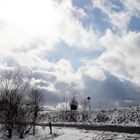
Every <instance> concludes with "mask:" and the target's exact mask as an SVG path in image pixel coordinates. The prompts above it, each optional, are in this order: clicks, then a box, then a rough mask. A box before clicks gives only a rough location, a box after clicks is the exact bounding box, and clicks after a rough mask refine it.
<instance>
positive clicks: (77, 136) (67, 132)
mask: <svg viewBox="0 0 140 140" xmlns="http://www.w3.org/2000/svg"><path fill="white" fill-rule="evenodd" d="M0 140H8V139H7V138H6V137H4V136H2V134H0ZM11 140H20V139H18V138H17V137H13V138H12V139H11ZM23 140H140V135H139V134H127V133H117V132H107V131H94V130H84V129H76V128H68V127H67V128H65V127H53V134H52V135H49V129H48V127H46V128H45V131H44V129H43V128H42V127H39V128H38V134H37V135H36V136H32V135H30V136H27V137H25V138H24V139H23Z"/></svg>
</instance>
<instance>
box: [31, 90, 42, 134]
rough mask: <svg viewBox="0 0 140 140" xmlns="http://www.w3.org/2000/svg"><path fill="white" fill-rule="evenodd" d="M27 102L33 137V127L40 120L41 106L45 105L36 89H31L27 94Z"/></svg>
mask: <svg viewBox="0 0 140 140" xmlns="http://www.w3.org/2000/svg"><path fill="white" fill-rule="evenodd" d="M29 100H30V105H31V110H32V124H33V135H35V132H36V130H35V127H36V124H37V123H39V121H41V120H42V113H41V111H43V105H44V103H45V100H44V97H43V94H42V93H41V92H40V91H39V89H37V88H33V89H32V91H31V93H30V94H29Z"/></svg>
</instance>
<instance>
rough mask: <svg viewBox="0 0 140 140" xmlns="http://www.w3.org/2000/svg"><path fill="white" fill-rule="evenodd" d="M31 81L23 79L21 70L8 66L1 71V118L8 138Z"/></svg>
mask: <svg viewBox="0 0 140 140" xmlns="http://www.w3.org/2000/svg"><path fill="white" fill-rule="evenodd" d="M28 88H29V82H27V81H26V82H25V81H23V79H21V77H20V71H18V70H15V69H13V68H7V69H4V70H1V72H0V105H1V106H0V120H1V122H2V124H3V127H4V128H5V130H7V131H8V138H11V137H12V131H13V129H14V127H15V121H16V116H17V113H18V110H19V107H20V105H21V104H22V102H23V99H24V97H25V94H26V91H27V89H28Z"/></svg>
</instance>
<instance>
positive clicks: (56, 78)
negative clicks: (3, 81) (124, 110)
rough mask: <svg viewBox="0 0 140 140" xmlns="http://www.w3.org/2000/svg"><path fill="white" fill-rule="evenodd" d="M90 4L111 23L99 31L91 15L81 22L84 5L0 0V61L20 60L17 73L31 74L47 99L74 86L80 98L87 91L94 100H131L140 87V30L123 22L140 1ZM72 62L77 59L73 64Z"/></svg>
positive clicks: (85, 14)
mask: <svg viewBox="0 0 140 140" xmlns="http://www.w3.org/2000/svg"><path fill="white" fill-rule="evenodd" d="M92 4H93V5H92V8H93V9H98V10H100V11H101V13H102V14H104V15H105V16H104V17H103V18H104V19H101V20H102V21H103V22H105V20H107V22H109V23H110V24H111V25H112V27H110V28H109V27H107V28H106V29H105V32H103V33H102V34H99V33H98V30H100V29H98V28H99V27H95V26H93V25H92V24H94V23H92V19H91V20H90V21H89V22H88V24H87V25H86V26H84V24H83V23H84V20H85V19H86V18H87V17H90V16H91V15H90V16H89V14H91V13H88V12H87V11H86V8H87V7H88V6H87V7H86V6H84V8H82V7H80V8H78V7H77V6H76V5H74V4H73V3H72V0H47V1H46V0H42V1H39V0H30V2H29V1H27V0H24V1H20V2H19V1H18V0H13V1H12V2H11V1H10V0H5V1H0V53H1V55H0V67H1V68H3V67H7V66H11V67H15V66H17V65H19V66H20V67H21V71H22V76H23V77H26V76H28V75H31V79H32V84H33V83H35V84H36V86H37V87H39V88H40V90H41V91H42V92H43V93H44V95H45V97H46V100H47V102H48V103H49V104H51V105H53V104H56V103H57V102H59V101H60V100H61V99H62V98H63V97H64V96H68V97H70V96H71V94H72V93H74V92H78V93H79V96H80V97H79V98H82V97H87V96H91V97H92V99H93V105H96V106H97V105H99V102H103V103H104V105H106V106H107V104H110V105H118V104H120V105H124V104H125V103H126V102H127V101H130V100H131V102H135V101H136V100H137V99H139V91H140V78H139V77H138V75H140V67H139V59H140V56H139V52H140V49H139V44H140V32H138V31H137V32H132V31H131V30H130V29H129V27H128V24H129V22H130V20H131V18H132V17H133V16H136V17H138V18H139V12H140V10H139V4H140V3H139V2H138V1H137V0H134V1H133V3H132V1H131V0H124V1H122V0H121V1H120V3H119V4H118V3H117V4H116V3H112V2H110V1H108V0H107V1H103V0H93V1H92ZM25 9H26V10H25ZM93 15H94V13H93ZM94 16H98V15H94ZM94 16H92V17H91V18H93V19H94ZM96 24H97V25H98V23H96ZM62 42H63V43H62ZM61 45H62V47H60V46H61ZM61 49H65V50H66V51H65V50H64V51H62V50H61ZM53 53H54V54H57V53H59V55H58V56H59V58H56V56H57V55H56V56H55V55H54V56H53ZM62 53H63V54H62ZM67 55H69V56H68V57H67ZM48 56H52V59H49V58H48ZM64 56H65V57H64ZM73 56H75V58H73V59H71V58H72V57H73ZM76 59H77V60H76ZM80 62H81V63H80ZM75 63H80V64H77V67H76V68H74V64H75ZM108 101H110V103H109V102H108ZM94 102H95V103H94Z"/></svg>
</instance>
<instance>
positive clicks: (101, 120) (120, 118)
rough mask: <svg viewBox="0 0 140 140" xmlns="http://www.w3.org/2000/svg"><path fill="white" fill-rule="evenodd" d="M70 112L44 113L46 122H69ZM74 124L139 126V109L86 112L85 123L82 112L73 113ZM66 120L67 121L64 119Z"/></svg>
mask: <svg viewBox="0 0 140 140" xmlns="http://www.w3.org/2000/svg"><path fill="white" fill-rule="evenodd" d="M70 116H72V115H71V112H70V111H67V112H66V111H54V112H49V113H46V122H48V121H51V122H55V123H56V122H57V123H58V122H65V123H67V122H70V123H72V118H71V117H70ZM75 116H76V119H75V122H79V123H87V124H89V123H90V124H99V125H121V126H140V107H127V108H116V109H106V110H94V111H92V112H91V113H90V117H89V114H88V112H87V115H86V118H85V121H83V120H82V112H80V111H79V112H78V111H77V112H75ZM66 118H67V119H66Z"/></svg>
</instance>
